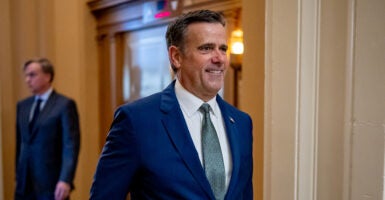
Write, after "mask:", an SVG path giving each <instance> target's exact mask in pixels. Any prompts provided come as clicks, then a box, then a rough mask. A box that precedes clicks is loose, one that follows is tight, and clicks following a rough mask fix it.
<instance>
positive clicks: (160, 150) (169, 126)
mask: <svg viewBox="0 0 385 200" xmlns="http://www.w3.org/2000/svg"><path fill="white" fill-rule="evenodd" d="M174 85H175V81H174V82H173V83H172V84H170V85H169V86H168V87H167V88H166V89H165V90H164V91H162V92H160V93H157V94H154V95H151V96H149V97H146V98H143V99H141V100H138V101H136V102H133V103H131V104H126V105H123V106H121V107H120V108H119V109H118V110H117V111H116V113H115V117H114V121H113V123H112V125H111V129H110V132H109V134H108V136H107V141H106V144H105V146H104V148H103V151H102V154H101V157H100V160H99V163H98V166H97V169H96V173H95V176H94V182H93V184H92V188H91V197H90V199H92V200H105V199H109V200H124V199H125V198H126V195H127V193H130V194H131V199H132V200H135V199H194V200H195V199H215V198H214V194H213V192H212V190H211V188H210V184H209V182H208V180H207V178H206V175H205V172H204V169H203V167H202V165H201V162H200V160H199V157H198V152H197V151H196V149H195V146H194V143H193V141H192V138H191V136H190V133H189V130H188V128H187V125H186V122H185V120H184V117H183V114H182V111H181V109H180V106H179V104H178V101H177V98H176V95H175V91H174ZM216 99H217V102H218V105H219V107H220V109H221V112H222V115H223V119H224V124H225V128H226V133H227V137H228V140H229V144H230V148H231V155H232V165H233V169H232V176H231V180H230V185H229V188H228V191H227V194H226V198H225V199H234V200H242V199H252V198H253V189H252V171H253V166H252V165H253V163H252V121H251V118H250V117H249V116H248V115H247V114H245V113H243V112H241V111H239V110H237V109H236V108H234V107H233V106H231V105H230V104H228V103H226V102H225V101H223V100H222V98H221V97H219V96H217V98H216Z"/></svg>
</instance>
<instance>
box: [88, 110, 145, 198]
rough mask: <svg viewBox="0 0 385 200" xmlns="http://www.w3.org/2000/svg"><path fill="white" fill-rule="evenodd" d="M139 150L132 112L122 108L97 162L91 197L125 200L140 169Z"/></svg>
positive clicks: (117, 114) (117, 113)
mask: <svg viewBox="0 0 385 200" xmlns="http://www.w3.org/2000/svg"><path fill="white" fill-rule="evenodd" d="M139 151H140V149H139V145H138V144H137V140H136V138H135V134H134V130H133V127H132V122H131V118H130V117H129V113H128V112H124V111H123V109H122V108H120V109H118V110H117V111H116V113H115V117H114V121H113V122H112V125H111V128H110V131H109V134H108V136H107V139H106V143H105V145H104V148H103V151H102V154H101V156H100V159H99V163H98V165H97V169H96V173H95V175H94V180H93V183H92V187H91V193H90V199H92V200H105V199H126V196H127V194H128V192H129V190H130V186H131V184H132V182H133V179H134V177H135V174H136V173H137V171H138V169H139V163H140V160H139V157H140V156H139Z"/></svg>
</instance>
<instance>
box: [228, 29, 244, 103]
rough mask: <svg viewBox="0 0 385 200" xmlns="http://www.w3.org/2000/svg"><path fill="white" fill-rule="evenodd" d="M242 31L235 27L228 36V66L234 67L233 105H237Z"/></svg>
mask: <svg viewBox="0 0 385 200" xmlns="http://www.w3.org/2000/svg"><path fill="white" fill-rule="evenodd" d="M243 51H244V47H243V32H242V30H240V29H236V30H234V31H232V32H231V38H230V66H231V68H233V69H234V102H233V104H234V106H235V107H237V106H238V82H239V76H240V72H241V70H242V56H243Z"/></svg>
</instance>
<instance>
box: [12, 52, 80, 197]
mask: <svg viewBox="0 0 385 200" xmlns="http://www.w3.org/2000/svg"><path fill="white" fill-rule="evenodd" d="M23 70H24V76H25V82H26V84H27V86H28V88H29V89H30V91H31V92H32V94H33V95H32V96H30V97H28V98H26V99H24V100H22V101H20V102H18V103H17V119H16V190H15V199H16V200H64V199H69V197H70V192H71V190H72V189H73V188H74V186H73V179H74V176H75V170H76V166H77V162H78V154H79V147H80V129H79V117H78V111H77V107H76V103H75V101H74V100H72V99H70V98H68V97H65V96H63V95H61V94H59V93H57V92H56V91H55V90H54V89H53V86H52V81H53V79H54V67H53V65H52V64H51V62H50V61H49V60H48V59H46V58H36V59H31V60H28V61H27V62H25V64H24V66H23Z"/></svg>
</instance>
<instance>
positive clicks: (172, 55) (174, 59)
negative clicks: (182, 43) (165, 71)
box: [168, 46, 181, 69]
mask: <svg viewBox="0 0 385 200" xmlns="http://www.w3.org/2000/svg"><path fill="white" fill-rule="evenodd" d="M168 56H169V59H170V62H171V63H172V65H173V66H174V67H175V68H177V69H179V68H180V59H181V52H180V50H179V49H178V47H176V46H170V47H169V48H168Z"/></svg>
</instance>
